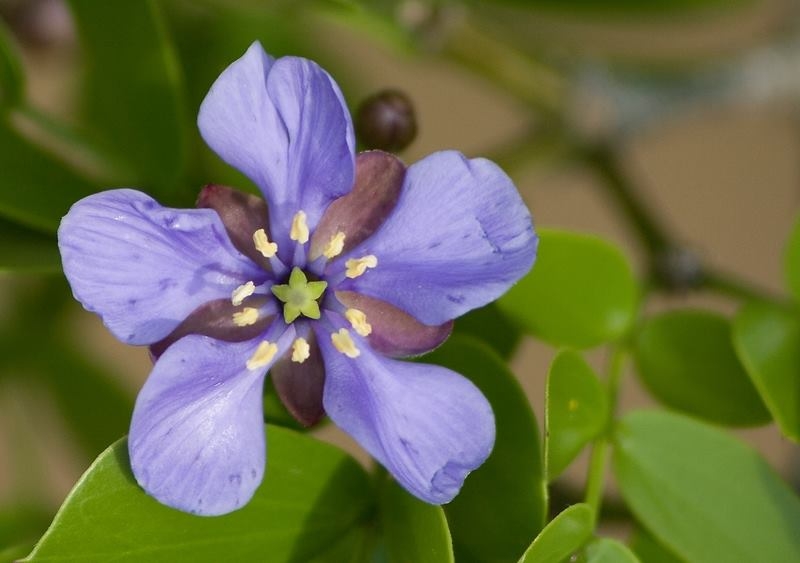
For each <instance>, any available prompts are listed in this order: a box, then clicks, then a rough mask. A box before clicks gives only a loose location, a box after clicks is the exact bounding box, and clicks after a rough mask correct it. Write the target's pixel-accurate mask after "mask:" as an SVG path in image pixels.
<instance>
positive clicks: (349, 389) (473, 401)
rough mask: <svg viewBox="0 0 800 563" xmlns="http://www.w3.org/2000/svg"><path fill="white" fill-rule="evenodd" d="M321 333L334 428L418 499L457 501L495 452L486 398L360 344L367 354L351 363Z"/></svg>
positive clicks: (466, 384) (451, 375)
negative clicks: (464, 486)
mask: <svg viewBox="0 0 800 563" xmlns="http://www.w3.org/2000/svg"><path fill="white" fill-rule="evenodd" d="M316 330H317V337H318V339H319V344H320V348H321V349H322V354H323V357H324V359H325V367H326V376H325V394H324V399H323V401H324V406H325V411H326V412H327V413H328V416H329V417H330V418H331V420H333V421H334V422H335V423H336V425H337V426H339V427H340V428H341V429H342V430H344V431H345V432H347V433H348V434H350V435H351V436H352V437H353V438H355V439H356V440H357V441H358V442H359V444H361V446H362V447H363V448H364V449H366V450H367V451H368V452H369V453H370V454H371V455H372V456H373V457H374V458H375V459H377V460H378V461H379V462H380V463H381V464H383V465H384V466H385V467H386V469H388V470H389V472H390V473H391V474H392V475H393V476H394V478H395V479H397V481H398V482H399V483H400V484H401V485H402V486H403V487H405V488H406V489H407V490H408V491H409V492H410V493H411V494H413V495H415V496H416V497H418V498H420V499H422V500H424V501H425V502H429V503H431V504H443V503H446V502H449V501H451V500H452V499H453V497H455V495H456V494H458V491H459V490H460V489H461V486H462V484H463V482H464V479H465V478H466V476H467V475H468V474H469V472H470V471H472V470H473V469H476V468H477V467H478V466H480V465H481V464H482V463H483V462H484V461H485V460H486V458H487V457H488V456H489V453H490V452H491V450H492V446H493V445H494V436H495V427H494V415H493V414H492V409H491V407H490V406H489V403H488V402H487V400H486V399H485V398H484V396H483V395H482V394H481V392H480V391H479V390H478V389H477V388H476V387H475V386H474V385H473V384H472V383H471V382H470V381H469V380H467V379H465V378H464V377H462V376H460V375H459V374H457V373H455V372H453V371H450V370H448V369H445V368H442V367H439V366H433V365H425V364H416V363H412V362H402V361H398V360H391V359H388V358H383V357H381V356H379V355H378V354H375V353H374V352H373V351H372V350H370V348H369V346H368V345H367V343H366V341H364V340H363V339H361V338H359V337H354V338H355V339H356V346H357V347H358V349H359V352H360V354H359V355H358V357H357V358H350V357H347V356H346V355H345V354H343V353H341V352H339V351H337V350H336V348H335V347H334V346H333V344H332V343H331V339H330V335H329V334H326V331H325V330H324V329H323V328H322V327H321V326H320V325H318V326H317V327H316Z"/></svg>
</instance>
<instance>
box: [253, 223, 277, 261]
mask: <svg viewBox="0 0 800 563" xmlns="http://www.w3.org/2000/svg"><path fill="white" fill-rule="evenodd" d="M253 244H254V245H256V250H258V251H259V252H260V253H261V254H262V255H263V256H264V258H272V257H273V256H275V254H276V253H277V252H278V245H277V244H276V243H274V242H270V241H269V238H268V237H267V231H265V230H264V229H258V230H257V231H256V232H254V233H253Z"/></svg>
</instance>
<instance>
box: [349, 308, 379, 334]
mask: <svg viewBox="0 0 800 563" xmlns="http://www.w3.org/2000/svg"><path fill="white" fill-rule="evenodd" d="M344 316H345V318H346V319H347V320H348V322H349V323H350V324H351V325H352V326H353V329H354V330H355V331H356V333H358V334H359V336H369V335H370V334H371V333H372V325H371V324H369V323H368V322H367V315H365V314H364V312H363V311H359V310H358V309H348V310H347V311H345V312H344Z"/></svg>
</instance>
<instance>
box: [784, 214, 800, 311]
mask: <svg viewBox="0 0 800 563" xmlns="http://www.w3.org/2000/svg"><path fill="white" fill-rule="evenodd" d="M783 264H784V271H785V273H786V285H787V286H788V287H789V291H791V292H792V295H794V298H795V299H796V300H797V301H800V217H798V218H797V221H795V224H794V228H793V229H792V234H790V235H789V240H788V242H787V244H786V252H785V254H784V261H783Z"/></svg>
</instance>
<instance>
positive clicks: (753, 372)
mask: <svg viewBox="0 0 800 563" xmlns="http://www.w3.org/2000/svg"><path fill="white" fill-rule="evenodd" d="M733 332H734V345H735V347H736V351H737V353H738V354H739V357H740V358H741V359H742V363H744V365H745V368H746V369H747V373H748V374H749V375H750V378H751V379H752V380H753V383H754V384H755V386H756V388H757V389H758V391H759V393H761V397H762V398H763V399H764V402H765V403H766V404H767V408H768V409H769V411H770V412H771V413H772V416H773V417H774V418H775V422H777V423H778V427H779V428H780V429H781V432H783V433H784V434H785V435H786V436H788V437H789V438H791V439H792V440H794V441H796V442H800V375H798V374H800V318H798V317H797V315H796V314H793V313H790V312H788V311H784V310H782V309H778V308H777V307H775V306H772V305H767V304H763V303H751V304H748V305H746V306H745V307H744V308H743V309H742V310H741V311H739V313H738V314H737V315H736V319H735V320H734V322H733Z"/></svg>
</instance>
